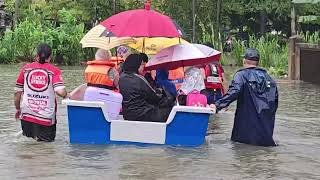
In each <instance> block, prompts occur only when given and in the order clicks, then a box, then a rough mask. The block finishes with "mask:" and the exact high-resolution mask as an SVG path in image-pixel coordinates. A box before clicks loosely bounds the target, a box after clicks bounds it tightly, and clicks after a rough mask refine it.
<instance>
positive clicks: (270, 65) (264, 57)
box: [232, 36, 288, 76]
mask: <svg viewBox="0 0 320 180" xmlns="http://www.w3.org/2000/svg"><path fill="white" fill-rule="evenodd" d="M249 47H250V48H256V49H258V50H259V52H260V66H262V67H264V68H266V69H267V70H269V71H270V73H272V74H274V75H276V76H283V75H285V74H286V73H287V69H288V63H287V61H288V44H287V43H286V44H285V45H281V42H280V39H278V38H274V37H273V38H268V36H266V37H261V38H257V37H255V36H250V40H249ZM245 49H246V47H245V44H244V42H242V41H240V40H235V41H234V42H233V50H232V56H233V58H235V60H236V64H237V65H242V60H243V55H244V53H245Z"/></svg>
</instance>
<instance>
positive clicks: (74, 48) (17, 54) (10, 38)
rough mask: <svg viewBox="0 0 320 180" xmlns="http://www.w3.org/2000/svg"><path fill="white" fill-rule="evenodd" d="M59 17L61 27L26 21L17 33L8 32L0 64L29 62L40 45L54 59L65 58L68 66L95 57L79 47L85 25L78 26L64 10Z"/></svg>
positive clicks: (4, 38) (0, 55) (3, 43)
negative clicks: (44, 44) (56, 56)
mask: <svg viewBox="0 0 320 180" xmlns="http://www.w3.org/2000/svg"><path fill="white" fill-rule="evenodd" d="M58 17H59V20H60V21H61V22H63V23H61V25H60V26H59V27H55V26H54V25H53V23H48V22H41V21H39V20H36V19H35V20H32V19H26V20H25V21H23V22H21V23H19V24H18V25H17V27H16V28H15V29H14V31H8V32H6V33H5V35H4V36H3V38H2V39H1V41H0V63H16V62H21V61H29V62H30V61H32V60H33V59H34V55H35V48H36V47H37V45H38V44H40V43H47V44H49V45H50V46H51V47H52V51H53V57H54V56H55V55H56V54H57V53H60V54H62V55H63V58H64V61H63V64H65V65H74V64H79V62H80V61H82V60H85V59H87V58H88V57H90V56H91V57H92V52H91V51H88V50H84V49H82V47H81V44H80V43H79V42H80V40H81V38H82V37H83V36H84V24H77V21H76V19H75V17H73V16H72V15H71V13H70V12H69V11H66V10H65V9H62V10H60V11H59V12H58ZM53 59H54V58H53Z"/></svg>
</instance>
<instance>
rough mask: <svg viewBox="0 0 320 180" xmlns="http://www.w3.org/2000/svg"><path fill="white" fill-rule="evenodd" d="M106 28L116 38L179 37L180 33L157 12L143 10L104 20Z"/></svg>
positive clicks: (165, 17)
mask: <svg viewBox="0 0 320 180" xmlns="http://www.w3.org/2000/svg"><path fill="white" fill-rule="evenodd" d="M100 25H102V26H104V27H106V29H107V30H109V31H110V32H112V33H113V34H114V35H115V36H117V37H181V35H182V31H180V30H179V28H178V26H176V25H175V23H174V21H173V20H172V19H171V18H170V17H168V16H165V15H163V14H160V13H159V12H157V11H154V10H150V5H146V6H145V9H135V10H129V11H124V12H121V13H118V14H116V15H113V16H111V17H110V18H108V19H106V20H104V21H103V22H102V23H100Z"/></svg>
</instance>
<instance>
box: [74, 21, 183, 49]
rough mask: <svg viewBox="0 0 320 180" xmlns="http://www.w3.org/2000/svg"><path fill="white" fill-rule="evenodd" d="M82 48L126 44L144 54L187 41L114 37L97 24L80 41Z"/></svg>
mask: <svg viewBox="0 0 320 180" xmlns="http://www.w3.org/2000/svg"><path fill="white" fill-rule="evenodd" d="M80 43H81V44H82V47H83V48H86V47H95V48H101V49H105V50H109V49H112V48H114V47H117V46H120V45H128V46H129V47H131V48H133V49H136V50H138V51H140V52H144V53H146V54H156V53H158V52H159V51H160V50H161V49H164V48H166V47H169V46H172V45H176V44H180V43H181V44H189V42H188V41H186V40H184V39H182V38H164V37H154V38H133V37H115V36H113V34H108V31H107V30H106V28H105V27H104V26H101V25H97V26H95V27H93V28H92V29H91V30H90V31H89V32H88V33H87V34H86V35H85V36H84V37H83V38H82V39H81V41H80Z"/></svg>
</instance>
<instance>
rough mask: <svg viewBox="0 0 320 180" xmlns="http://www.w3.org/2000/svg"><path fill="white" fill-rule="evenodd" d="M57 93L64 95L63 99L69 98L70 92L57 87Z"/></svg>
mask: <svg viewBox="0 0 320 180" xmlns="http://www.w3.org/2000/svg"><path fill="white" fill-rule="evenodd" d="M55 92H56V94H57V95H58V96H60V97H62V98H63V99H65V98H68V97H69V95H68V92H67V90H66V89H65V88H61V89H57V90H55Z"/></svg>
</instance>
